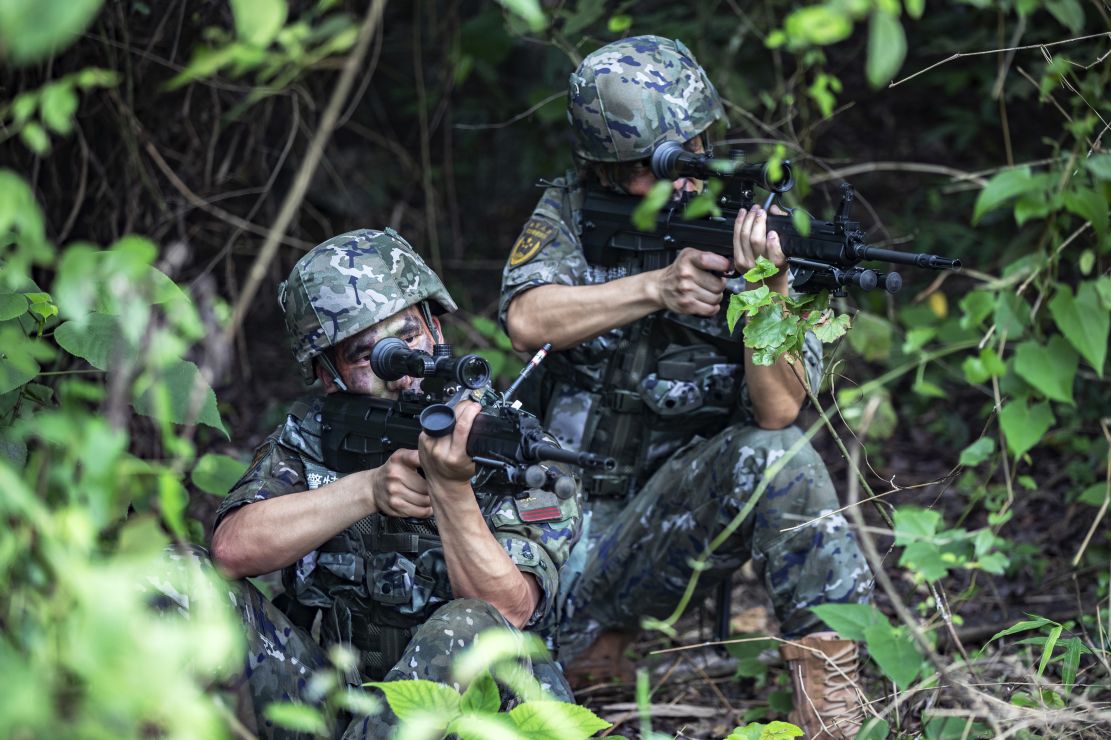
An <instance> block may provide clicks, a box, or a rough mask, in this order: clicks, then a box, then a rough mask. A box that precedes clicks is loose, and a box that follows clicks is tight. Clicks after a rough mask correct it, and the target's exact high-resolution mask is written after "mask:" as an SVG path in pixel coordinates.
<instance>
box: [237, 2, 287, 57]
mask: <svg viewBox="0 0 1111 740" xmlns="http://www.w3.org/2000/svg"><path fill="white" fill-rule="evenodd" d="M231 11H232V15H234V16H235V34H236V36H238V37H239V38H240V39H242V40H243V41H245V42H247V43H248V44H250V45H252V46H257V47H266V46H269V45H270V42H271V41H273V40H274V37H275V36H277V35H278V31H280V30H281V29H282V26H283V25H285V19H286V14H287V13H288V12H289V9H288V8H287V7H286V3H285V0H231Z"/></svg>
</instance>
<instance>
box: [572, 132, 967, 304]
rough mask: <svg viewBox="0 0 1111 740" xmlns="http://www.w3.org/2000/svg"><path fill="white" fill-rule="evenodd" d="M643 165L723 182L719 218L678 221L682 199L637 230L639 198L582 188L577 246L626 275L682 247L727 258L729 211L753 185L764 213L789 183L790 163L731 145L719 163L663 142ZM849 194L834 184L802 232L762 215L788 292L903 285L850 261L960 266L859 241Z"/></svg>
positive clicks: (669, 174) (664, 174)
mask: <svg viewBox="0 0 1111 740" xmlns="http://www.w3.org/2000/svg"><path fill="white" fill-rule="evenodd" d="M651 166H652V173H653V174H654V175H655V176H656V177H657V178H659V179H661V180H675V179H678V178H680V177H691V178H695V179H698V180H708V179H709V178H711V177H717V178H721V179H724V180H725V186H724V188H723V189H722V194H721V197H720V199H719V201H718V206H719V207H720V210H721V215H720V216H707V217H705V218H695V219H691V220H684V219H683V211H684V209H685V206H686V204H685V203H684V202H671V203H668V204H667V205H666V206H664V208H663V209H661V210H660V211H659V213H658V214H657V215H656V222H655V228H654V229H653V230H651V231H640V230H638V229H637V228H636V227H635V226H633V225H632V223H631V221H630V218H631V216H632V214H633V211H634V210H635V209H636V207H637V205H638V204H639V202H640V201H639V199H637V198H634V197H631V196H628V195H620V194H616V193H610V192H605V191H601V190H598V189H597V188H588V189H587V191H586V196H585V199H584V202H583V207H582V243H583V250H584V252H585V253H586V258H587V261H589V262H591V263H593V264H598V265H602V266H605V267H615V268H623V269H624V270H625V271H626V272H643V271H647V270H654V269H658V268H661V267H665V266H666V265H668V264H669V263H671V262H672V261H673V260H674V259H675V255H676V253H677V252H678V250H680V249H682V248H683V247H694V248H695V249H701V250H703V251H707V252H714V253H716V254H720V255H724V256H725V257H728V258H729V259H730V260H732V259H733V222H734V220H735V219H736V217H737V211H739V210H740V209H742V208H745V209H750V208H752V206H753V204H754V203H755V202H756V201H755V199H754V192H755V190H756V188H757V187H759V188H761V189H763V190H766V191H768V192H769V195H768V197H767V199H766V200H765V201H764V204H763V206H764V208H765V210H766V209H768V208H769V207H770V206H771V204H772V202H773V201H774V199H775V198H776V196H778V195H780V194H782V193H785V192H787V191H788V190H790V189H791V188H792V187H794V184H795V180H794V176H793V174H792V172H791V163H790V162H786V161H785V162H782V163H780V166H779V171H778V173H776V174H774V175H773V168H772V166H771V165H770V164H769V163H767V162H752V163H746V162H745V161H744V152H743V151H741V150H739V149H734V150H732V151H731V152H730V157H729V159H728V160H720V159H714V158H713V157H711V156H710V155H708V154H692V153H690V152H688V151H686V150H685V149H683V147H682V146H680V145H679V144H676V143H675V142H672V141H669V142H664V143H662V144H660V145H659V146H657V147H656V149H655V150H654V151H653V152H652V159H651ZM854 198H855V195H854V192H853V188H852V186H851V185H849V184H848V183H844V184H842V185H841V204H840V207H839V208H838V210H837V215H836V216H835V217H834V219H833V220H832V221H820V220H817V219H809V221H810V233H809V234H807V235H806V236H803V235H802V234H801V233H800V232H799V231H798V230H797V229H796V228H795V225H794V222H793V220H792V218H791V217H790V216H776V215H773V214H771V213H769V214H768V220H767V225H768V230H769V231H775V232H776V233H777V234H779V243H780V245H781V246H782V248H783V253H784V254H785V255H786V256H787V263H788V264H789V265H790V266H791V268H792V270H793V272H794V289H795V290H796V291H798V292H800V293H817V292H819V291H822V290H829V291H831V292H832V293H833V294H834V295H844V291H845V288H846V287H848V286H854V287H857V288H860V289H861V290H864V291H868V290H873V289H874V288H876V287H878V286H882V287H883V288H884V290H886V291H887V292H888V293H896V292H898V290H899V288H901V287H902V285H903V279H902V277H901V276H900V275H899V273H897V272H886V273H885V272H879V271H876V270H873V269H870V268H865V267H860V266H859V265H858V263H860V262H863V261H865V260H877V261H881V262H891V263H895V264H897V265H909V266H912V267H920V268H927V269H932V270H949V269H959V268H960V266H961V263H960V260H956V259H951V258H949V257H940V256H937V255H933V254H922V253H919V252H897V251H895V250H891V249H880V248H877V247H869V246H867V245H866V244H865V243H864V230H863V229H862V228H861V226H860V223H859V222H858V221H853V220H852V219H851V217H850V211H851V209H852V204H853V200H854Z"/></svg>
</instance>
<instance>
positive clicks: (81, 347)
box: [54, 313, 135, 370]
mask: <svg viewBox="0 0 1111 740" xmlns="http://www.w3.org/2000/svg"><path fill="white" fill-rule="evenodd" d="M54 341H56V342H57V343H58V346H59V347H61V348H62V349H64V350H65V351H66V352H69V353H70V354H71V355H73V356H75V357H80V358H81V359H83V360H86V361H87V362H88V363H89V364H90V365H92V366H93V367H95V368H98V369H100V370H108V369H109V365H111V363H112V361H113V360H115V359H119V358H120V357H130V356H131V355H132V354H134V352H135V350H134V349H133V348H132V347H131V345H130V343H128V341H127V340H126V339H125V338H124V336H123V333H122V332H121V331H120V326H119V322H118V321H117V320H116V317H114V316H106V315H105V314H102V313H91V314H89V315H88V316H87V317H86V319H85V321H84V322H80V321H67V322H65V323H64V324H62V325H61V326H59V327H58V328H57V329H55V330H54Z"/></svg>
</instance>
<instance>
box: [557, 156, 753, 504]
mask: <svg viewBox="0 0 1111 740" xmlns="http://www.w3.org/2000/svg"><path fill="white" fill-rule="evenodd" d="M549 186H550V187H552V188H558V189H559V191H560V193H561V208H560V211H559V212H558V213H554V212H553V213H545V215H547V216H548V217H550V218H558V219H561V220H562V221H563V222H564V223H565V224H566V225H567V226H568V227H569V228H570V229H571V231H572V232H573V233H574V234H576V235H577V236H581V234H582V229H583V223H582V212H581V209H582V203H583V196H584V191H583V188H582V186H581V185H580V184H579V182H578V179H577V177H576V176H575V174H574V173H568V175H567V177H566V178H565V179H564V180H563V181H562V182H561V181H556V182H554V183H550V184H549ZM587 257H588V269H587V275H586V276H585V282H586V283H587V284H595V283H602V282H608V281H610V280H615V279H618V278H621V277H625V276H627V275H631V274H635V273H636V272H639V271H640V270H641V269H642V266H640V265H637V264H634V263H632V262H627V263H624V264H619V265H611V266H601V265H598V264H594V263H591V262H590V261H589V256H587ZM724 317H725V310H724V307H723V309H722V311H721V312H720V313H719V314H718V315H717V316H715V317H711V318H701V317H695V316H683V315H679V314H675V313H672V312H670V311H661V312H657V313H655V314H651V315H649V316H646V317H644V318H642V319H640V320H638V321H635V322H633V323H631V324H628V325H626V326H623V327H619V328H617V329H613V330H611V331H609V332H607V333H605V334H603V335H601V336H599V337H596V338H594V339H592V340H590V341H587V342H584V343H583V344H581V345H579V346H577V347H574V348H572V349H570V350H567V351H564V352H558V353H553V355H552V356H551V357H550V358H549V360H548V361H547V363H546V364H545V365H544V366H541V367H542V368H543V369H544V373H543V374H542V377H540V378H538V379H537V380H536V383H537V386H538V388H537V390H539V394H540V395H539V397H538V398H537V399H536V400H537V402H538V403H539V405H538V406H537V408H542V409H545V418H544V421H545V426H546V427H547V428H548V430H549V431H550V432H551V433H552V434H554V435H555V436H556V438H557V439H558V440H559V442H560V444H561V445H562V446H564V447H569V448H572V449H579V450H590V451H591V452H595V453H598V454H602V455H610V456H612V457H614V458H616V459H617V460H618V468H617V469H616V470H614V471H612V472H607V471H583V475H582V477H583V491H584V493H586V494H587V495H588V496H628V495H632V494H633V493H635V492H636V490H637V489H638V488H639V487H640V485H641V484H643V483H644V482H645V481H646V480H647V479H648V478H649V477H650V476H651V475H652V473H654V472H655V470H656V469H657V468H658V467H659V465H660V464H662V462H663V461H664V460H666V459H667V457H668V456H670V455H671V454H672V453H673V452H675V450H677V449H679V448H680V447H682V446H683V445H685V444H686V443H687V442H689V441H690V440H691V439H692V438H693V437H695V436H696V435H697V436H702V437H708V436H711V435H713V434H716V433H717V432H718V431H720V430H722V429H724V428H725V427H726V426H727V425H729V424H730V423H735V422H737V421H741V420H744V419H745V418H751V410H750V409H749V408H747V403H746V400H747V399H746V396H745V393H744V388H743V386H744V384H743V376H744V349H743V346H742V344H741V342H740V340H739V338H734V337H733V336H732V335H731V333H730V332H729V330H728V328H727V326H726V325H725V318H724ZM737 331H738V333H739V332H740V329H739V328H738V330H737Z"/></svg>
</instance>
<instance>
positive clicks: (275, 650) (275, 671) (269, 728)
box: [232, 581, 571, 740]
mask: <svg viewBox="0 0 1111 740" xmlns="http://www.w3.org/2000/svg"><path fill="white" fill-rule="evenodd" d="M232 586H233V592H232V599H233V602H234V603H235V606H236V608H237V609H238V610H239V612H240V614H241V616H242V618H243V621H244V624H245V625H246V627H247V630H246V636H247V665H246V670H245V672H244V677H245V680H246V683H247V686H248V687H249V692H250V696H251V700H252V703H253V705H254V707H253V708H254V712H255V718H256V723H257V728H258V735H259V737H264V738H282V737H297V735H296V734H295V733H292V732H290V731H288V730H284V729H283V728H280V727H276V726H275V725H274V724H273V723H272V722H270V721H269V720H267V719H266V717H265V716H264V712H265V708H266V706H267V705H268V704H270V703H272V702H275V701H303V702H305V703H311V701H310V700H309V699H308V697H306V696H305V689H306V688H307V686H308V680H309V678H310V677H311V676H312V673H313V672H314V671H316V670H318V669H320V668H326V667H328V659H327V656H326V654H325V650H324V648H322V647H321V646H320V645H319V644H317V643H316V642H315V641H314V640H313V639H312V637H311V636H310V635H309V634H308V633H307V632H305V630H303V629H301V628H299V627H297V626H296V625H294V624H292V623H291V622H290V620H289V619H288V618H287V617H286V615H285V614H284V613H283V612H282V611H281V610H279V609H278V608H277V607H276V606H274V605H273V604H271V603H270V601H268V600H267V599H266V598H265V597H264V596H263V595H262V594H261V593H260V592H259V591H258V589H256V588H255V587H254V586H252V585H251V584H250V583H247V582H246V581H238V582H236V583H234V584H232ZM490 628H503V629H512V627H511V626H510V625H509V622H507V621H506V620H505V617H503V616H502V615H501V613H500V612H499V611H498V610H497V609H496V608H494V607H493V606H491V605H490V604H489V603H487V602H485V601H480V600H478V599H455V600H454V601H449V602H448V603H447V604H445V605H444V606H442V607H440V608H439V609H437V610H436V611H435V612H434V613H433V614H432V616H431V617H429V618H428V620H427V621H425V622H424V623H423V624H421V625H420V627H419V628H418V629H417V630H416V632H415V633H414V635H413V638H412V639H411V640H410V641H409V644H408V646H407V647H406V648H405V651H404V652H403V653H402V655H401V658H400V659H399V660H398V661H397V663H395V664H394V666H393V668H392V669H390V671H389V672H388V673H387V674H386V676H385V677H384V678H383V680H384V681H398V680H403V679H425V680H429V681H437V682H440V683H444V684H447V685H449V686H453V685H454V686H455V688H456V689H458V688H459V686H458V685H457V684H454V683H453V681H452V673H451V671H452V662H453V660H454V659H455V657H456V656H457V655H458V654H459V653H462V652H463V651H464V650H466V649H467V648H469V647H470V646H471V645H472V644H473V643H474V640H475V637H476V636H477V635H478V634H479V633H480V632H482V631H483V630H486V629H490ZM521 661H522V663H523V664H524V666H525V668H526V669H529V670H531V672H532V673H533V675H534V677H535V678H536V679H537V681H538V682H539V683H540V686H541V688H543V689H545V690H547V691H549V692H551V693H552V695H553V696H554V697H555V698H558V699H561V700H564V701H571V691H570V688H569V687H568V686H567V683H566V680H565V679H564V678H563V674H562V672H560V670H559V668H558V667H557V666H556V665H555V664H554V663H551V662H547V663H533V662H532V661H530V660H529V659H528V658H521ZM361 682H362V681H361V680H360V679H359V677H357V676H352V677H349V683H351V684H353V685H358V684H359V683H361ZM382 705H383V710H382V712H381V713H380V714H377V715H374V716H370V717H358V718H355V719H353V720H349V721H348V722H347V725H346V729H345V730H344V731H343V733H342V737H343V738H344V740H356V739H360V738H385V737H389V735H390V733H391V732H392V730H393V729H394V727H395V726H396V724H397V718H396V716H394V714H393V712H391V711H390V709H389V707H388V706H386V702H385V701H384V700H383V701H382ZM337 732H338V730H337Z"/></svg>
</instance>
